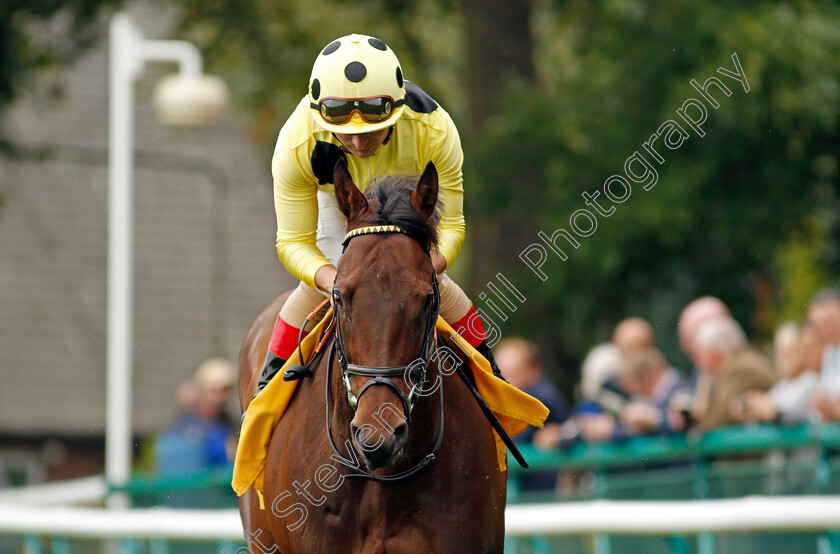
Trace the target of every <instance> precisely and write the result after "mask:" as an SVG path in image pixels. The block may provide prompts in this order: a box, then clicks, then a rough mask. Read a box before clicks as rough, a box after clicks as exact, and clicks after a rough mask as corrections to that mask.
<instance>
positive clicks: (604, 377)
mask: <svg viewBox="0 0 840 554" xmlns="http://www.w3.org/2000/svg"><path fill="white" fill-rule="evenodd" d="M622 364H623V362H622V359H621V350H619V349H618V348H617V347H616V346H615V345H614V344H612V343H604V344H599V345H597V346H595V347H594V348H592V350H590V351H589V353H587V354H586V358H584V360H583V365H582V366H581V371H580V373H581V377H580V388H579V390H578V393H579V395H580V401H581V402H582V403H583V402H589V401H593V402H594V401H596V399H597V398H598V394H599V392H600V390H601V387H603V386H604V383H606V382H607V381H610V380H611V379H615V378H616V377H618V376H619V375H621V368H622Z"/></svg>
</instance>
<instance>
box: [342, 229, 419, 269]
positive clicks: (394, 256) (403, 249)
mask: <svg viewBox="0 0 840 554" xmlns="http://www.w3.org/2000/svg"><path fill="white" fill-rule="evenodd" d="M353 240H354V241H358V242H357V243H356V244H353V248H348V249H347V251H346V252H345V253H344V255H343V256H342V257H341V260H340V265H339V273H340V274H341V275H340V276H345V275H347V276H350V275H353V276H355V277H357V278H358V279H369V278H371V277H372V276H392V275H399V276H402V277H404V278H409V277H410V276H411V275H412V274H415V273H416V274H417V275H420V274H422V273H424V268H425V265H424V260H425V258H426V255H425V253H424V252H423V251H422V249H421V248H419V245H418V244H417V242H416V241H415V240H414V239H412V238H410V237H408V236H406V235H402V234H387V235H368V236H364V237H358V238H356V239H353ZM342 262H343V263H342Z"/></svg>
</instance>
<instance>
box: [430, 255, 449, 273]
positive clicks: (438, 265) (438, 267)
mask: <svg viewBox="0 0 840 554" xmlns="http://www.w3.org/2000/svg"><path fill="white" fill-rule="evenodd" d="M429 254H430V255H431V256H432V267H434V268H435V273H437V274H438V275H440V274H441V273H443V272H444V271H446V258H444V257H443V254H441V253H440V252H436V251H434V250H432V251H431V252H430V253H429Z"/></svg>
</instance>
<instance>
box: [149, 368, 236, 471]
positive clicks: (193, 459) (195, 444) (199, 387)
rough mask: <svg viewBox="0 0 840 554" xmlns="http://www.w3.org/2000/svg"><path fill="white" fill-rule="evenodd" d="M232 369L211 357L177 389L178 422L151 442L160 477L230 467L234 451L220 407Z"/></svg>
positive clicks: (226, 397) (229, 390)
mask: <svg viewBox="0 0 840 554" xmlns="http://www.w3.org/2000/svg"><path fill="white" fill-rule="evenodd" d="M233 380H234V376H233V366H232V365H231V364H230V363H229V362H227V361H226V360H222V359H220V358H211V359H209V360H206V361H205V362H204V363H202V364H201V365H200V366H199V367H198V369H197V370H196V373H195V379H194V380H191V381H185V382H184V383H182V384H181V386H179V387H178V404H179V407H180V411H181V413H180V415H179V417H178V419H177V420H176V421H175V422H174V423H173V424H172V425H171V426H170V427H169V428H168V429H166V430H165V431H163V432H162V433H161V434H160V435H158V437H157V439H156V441H155V459H156V464H157V469H158V472H159V473H160V474H162V475H189V474H196V473H201V472H202V471H206V470H208V469H213V468H219V467H224V466H227V465H230V463H231V460H232V458H233V452H234V449H233V448H232V446H234V445H233V444H232V442H231V441H232V434H231V432H230V428H229V423H228V418H227V417H226V415H225V411H224V407H225V405H226V403H227V402H228V400H229V398H230V396H231V394H232V388H233Z"/></svg>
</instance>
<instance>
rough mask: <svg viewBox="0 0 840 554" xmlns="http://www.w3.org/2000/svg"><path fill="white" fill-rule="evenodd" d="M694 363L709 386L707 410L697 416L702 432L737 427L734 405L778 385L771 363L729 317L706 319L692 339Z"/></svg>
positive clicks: (704, 404)
mask: <svg viewBox="0 0 840 554" xmlns="http://www.w3.org/2000/svg"><path fill="white" fill-rule="evenodd" d="M690 340H691V351H692V354H693V361H694V363H695V364H696V365H697V367H698V368H699V369H700V371H701V373H702V374H703V376H704V377H705V378H706V379H707V380H708V381H709V382H710V384H711V387H710V390H709V392H708V397H707V398H704V399H697V400H699V401H700V402H699V404H697V405H699V406H703V407H704V409H703V410H702V411H700V412H696V413H694V414H693V415H694V417H695V421H697V425H696V426H697V428H698V429H701V430H708V429H713V428H715V427H723V426H725V425H731V424H733V423H736V422H737V421H736V419H735V418H733V417H732V413H731V412H730V409H729V407H730V405H731V404H732V401H733V400H735V399H736V398H738V397H740V396H741V395H742V394H744V393H745V392H747V391H750V390H758V391H766V390H768V389H770V387H772V386H773V385H774V383H775V378H774V377H773V373H772V372H771V370H770V363H769V361H768V360H767V359H766V358H765V357H764V356H763V355H761V354H760V353H758V352H757V351H755V350H754V349H752V348H749V346H748V345H747V339H746V336H745V335H744V332H743V330H742V329H741V326H740V325H738V323H737V322H736V321H735V320H734V319H732V318H731V317H728V316H717V317H712V318H709V319H705V320H703V321H702V322H700V323H699V324H698V325H697V328H696V330H695V332H694V335H693V336H692V337H691V339H690Z"/></svg>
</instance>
